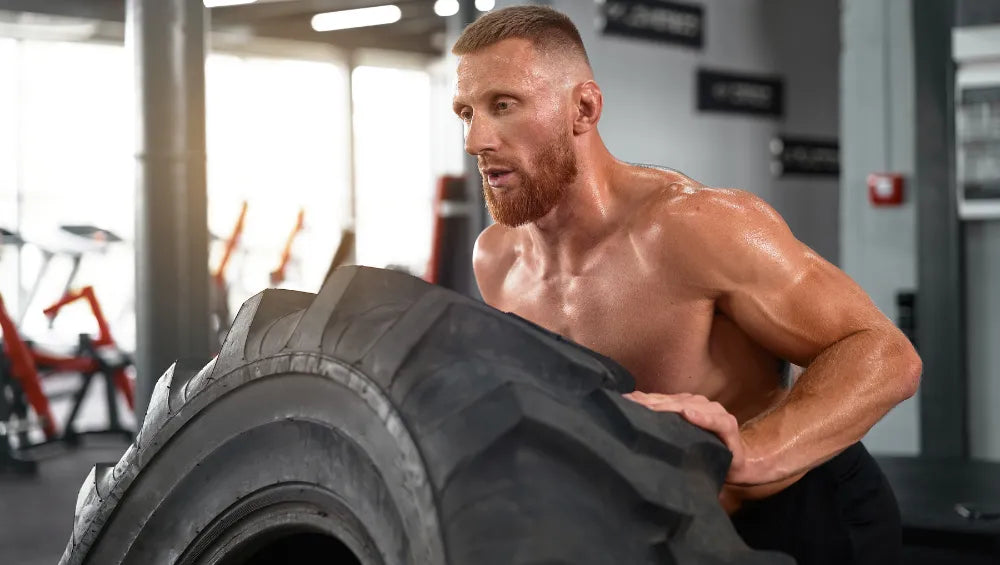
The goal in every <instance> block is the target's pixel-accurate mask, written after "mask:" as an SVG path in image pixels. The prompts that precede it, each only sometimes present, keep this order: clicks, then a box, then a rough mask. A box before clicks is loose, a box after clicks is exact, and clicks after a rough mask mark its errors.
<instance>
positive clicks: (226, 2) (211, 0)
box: [205, 0, 478, 8]
mask: <svg viewBox="0 0 1000 565" xmlns="http://www.w3.org/2000/svg"><path fill="white" fill-rule="evenodd" d="M256 1H257V0H205V7H206V8H218V7H219V6H239V5H240V4H253V3H254V2H256ZM477 5H478V2H477Z"/></svg>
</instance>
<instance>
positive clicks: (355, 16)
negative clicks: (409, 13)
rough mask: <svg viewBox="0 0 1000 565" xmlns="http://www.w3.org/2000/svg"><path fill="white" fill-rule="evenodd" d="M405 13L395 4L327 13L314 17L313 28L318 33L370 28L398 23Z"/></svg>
mask: <svg viewBox="0 0 1000 565" xmlns="http://www.w3.org/2000/svg"><path fill="white" fill-rule="evenodd" d="M401 17H403V12H402V11H400V9H399V7H398V6H396V5H395V4H389V5H388V6H375V7H373V8H359V9H357V10H341V11H339V12H326V13H324V14H316V15H315V16H313V17H312V28H313V29H314V30H316V31H336V30H338V29H351V28H355V27H368V26H377V25H385V24H391V23H394V22H398V21H399V18H401Z"/></svg>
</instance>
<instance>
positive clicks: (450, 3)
mask: <svg viewBox="0 0 1000 565" xmlns="http://www.w3.org/2000/svg"><path fill="white" fill-rule="evenodd" d="M434 13H435V14H437V15H439V16H441V17H448V16H454V15H455V14H457V13H458V0H437V1H436V2H434Z"/></svg>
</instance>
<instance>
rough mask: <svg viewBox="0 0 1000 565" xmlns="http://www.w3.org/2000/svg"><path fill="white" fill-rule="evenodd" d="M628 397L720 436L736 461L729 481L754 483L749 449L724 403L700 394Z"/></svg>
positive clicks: (728, 475)
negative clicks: (673, 414) (682, 418)
mask: <svg viewBox="0 0 1000 565" xmlns="http://www.w3.org/2000/svg"><path fill="white" fill-rule="evenodd" d="M624 396H625V398H628V399H629V400H632V401H634V402H637V403H639V404H642V405H643V406H645V407H646V408H649V409H650V410H655V411H657V412H676V413H678V414H680V415H681V416H683V417H684V419H685V420H687V421H688V422H691V423H692V424H694V425H696V426H698V427H699V428H704V429H706V430H708V431H710V432H713V433H715V435H717V436H719V439H721V440H722V442H723V443H725V444H726V447H728V448H729V451H732V452H733V462H732V464H731V465H730V466H729V473H728V474H727V475H726V482H727V483H733V484H736V485H740V484H752V483H753V482H754V481H753V477H752V476H751V475H750V469H749V465H748V458H747V446H746V443H745V442H744V441H743V437H742V436H741V435H740V426H739V424H738V423H737V421H736V417H735V416H733V415H732V414H730V413H729V412H728V411H727V410H726V409H725V408H723V406H722V405H721V404H719V403H718V402H713V401H711V400H709V399H707V398H705V397H704V396H701V395H697V394H688V393H680V394H656V393H645V392H640V391H635V392H630V393H628V394H626V395H624Z"/></svg>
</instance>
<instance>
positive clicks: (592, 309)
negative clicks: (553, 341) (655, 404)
mask: <svg viewBox="0 0 1000 565" xmlns="http://www.w3.org/2000/svg"><path fill="white" fill-rule="evenodd" d="M498 302H499V304H497V306H498V307H500V308H502V309H505V310H509V311H512V312H514V313H516V314H518V315H520V316H522V317H524V318H527V319H529V320H532V321H534V322H535V323H537V324H539V325H541V326H544V327H546V328H548V329H550V330H552V331H554V332H557V333H559V334H561V335H563V336H565V337H567V338H569V339H572V340H573V341H576V342H577V343H580V344H581V345H584V346H586V347H589V348H590V349H593V350H595V351H597V352H599V353H602V354H604V355H607V356H608V357H611V358H612V359H615V360H616V361H618V362H619V363H621V364H622V365H624V366H625V368H627V369H629V371H630V372H631V373H632V374H633V375H634V376H635V377H636V379H637V381H638V383H637V384H639V385H640V388H643V389H645V390H658V391H663V392H680V391H682V390H685V389H686V388H690V387H689V386H688V387H685V381H688V385H690V384H691V383H692V382H693V381H694V380H696V379H697V378H698V377H700V376H702V375H704V374H705V373H706V372H707V371H709V369H710V365H711V363H710V357H709V355H708V353H709V351H708V349H709V348H708V344H709V339H710V336H711V331H712V322H713V311H714V307H713V303H712V301H711V300H709V299H707V298H705V297H699V296H697V294H696V293H692V292H691V290H690V289H686V288H684V287H683V285H682V284H679V282H678V281H675V280H673V279H672V277H671V276H670V275H669V273H664V272H656V271H653V270H649V269H647V268H645V267H644V266H643V265H641V264H637V262H635V261H629V260H628V259H627V258H622V257H614V258H607V259H606V260H604V261H602V262H601V263H600V264H595V265H592V266H590V267H589V268H587V269H584V270H583V271H582V272H581V273H579V274H576V275H569V274H564V273H560V274H557V275H551V276H547V277H546V276H540V275H539V274H538V273H537V272H533V271H532V270H530V269H528V268H525V267H520V266H517V265H515V267H514V268H513V269H512V270H511V272H510V273H509V274H508V276H507V278H506V280H505V284H504V287H503V292H502V294H501V297H500V300H498Z"/></svg>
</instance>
